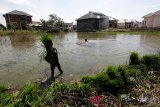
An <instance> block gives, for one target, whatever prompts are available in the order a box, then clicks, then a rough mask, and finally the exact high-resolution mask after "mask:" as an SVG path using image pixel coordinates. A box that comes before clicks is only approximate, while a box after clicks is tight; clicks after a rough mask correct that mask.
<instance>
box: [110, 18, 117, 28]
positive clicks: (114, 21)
mask: <svg viewBox="0 0 160 107" xmlns="http://www.w3.org/2000/svg"><path fill="white" fill-rule="evenodd" d="M108 17H109V27H110V28H117V22H118V19H116V18H113V17H111V16H108Z"/></svg>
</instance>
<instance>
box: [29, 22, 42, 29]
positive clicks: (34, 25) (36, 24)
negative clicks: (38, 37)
mask: <svg viewBox="0 0 160 107" xmlns="http://www.w3.org/2000/svg"><path fill="white" fill-rule="evenodd" d="M31 27H33V28H34V29H35V30H40V29H42V25H41V23H40V22H39V21H32V24H31Z"/></svg>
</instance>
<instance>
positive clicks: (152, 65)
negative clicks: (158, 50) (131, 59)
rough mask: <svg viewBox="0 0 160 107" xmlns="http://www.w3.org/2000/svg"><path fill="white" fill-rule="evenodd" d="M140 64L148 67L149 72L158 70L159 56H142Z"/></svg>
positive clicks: (159, 65) (159, 68) (159, 66)
mask: <svg viewBox="0 0 160 107" xmlns="http://www.w3.org/2000/svg"><path fill="white" fill-rule="evenodd" d="M142 63H143V64H144V65H146V66H147V67H148V69H149V70H151V69H152V70H157V71H158V70H160V55H158V54H157V55H144V56H143V57H142Z"/></svg>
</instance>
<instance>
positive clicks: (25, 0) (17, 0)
mask: <svg viewBox="0 0 160 107" xmlns="http://www.w3.org/2000/svg"><path fill="white" fill-rule="evenodd" d="M8 1H9V2H11V3H13V4H17V5H28V6H31V7H32V8H37V6H36V5H34V4H33V3H32V2H31V0H8Z"/></svg>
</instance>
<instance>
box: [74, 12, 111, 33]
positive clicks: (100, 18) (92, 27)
mask: <svg viewBox="0 0 160 107" xmlns="http://www.w3.org/2000/svg"><path fill="white" fill-rule="evenodd" d="M76 21H77V31H78V32H88V31H89V32H93V31H100V30H103V29H106V28H108V27H109V18H108V16H106V15H104V14H102V13H98V12H91V11H90V12H89V13H87V14H85V15H83V16H82V17H80V18H78V19H77V20H76Z"/></svg>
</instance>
